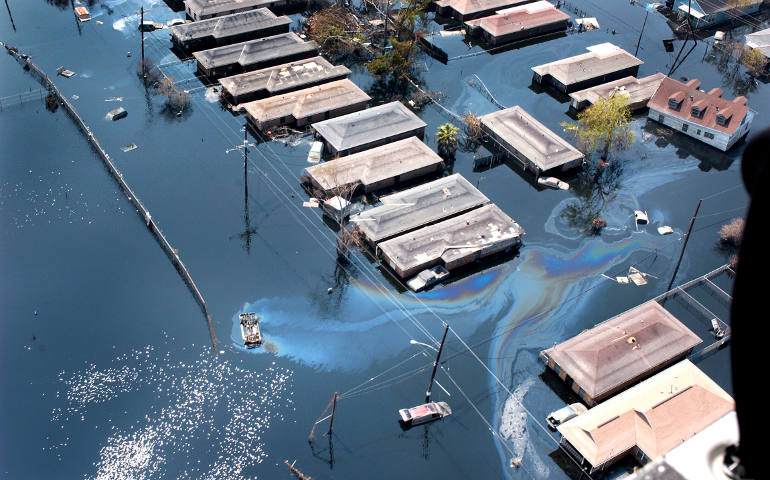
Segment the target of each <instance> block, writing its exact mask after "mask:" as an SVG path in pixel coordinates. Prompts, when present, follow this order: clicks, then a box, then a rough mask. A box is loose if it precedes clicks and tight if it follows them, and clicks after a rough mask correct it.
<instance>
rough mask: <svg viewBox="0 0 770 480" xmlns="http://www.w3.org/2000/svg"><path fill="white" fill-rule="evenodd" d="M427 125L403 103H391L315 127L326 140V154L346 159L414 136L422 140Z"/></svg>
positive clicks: (326, 121)
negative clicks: (353, 154)
mask: <svg viewBox="0 0 770 480" xmlns="http://www.w3.org/2000/svg"><path fill="white" fill-rule="evenodd" d="M425 125H426V123H425V122H423V121H422V120H420V117H418V116H417V115H415V114H414V112H412V111H411V110H409V109H408V108H406V107H405V106H404V104H402V103H401V102H390V103H386V104H384V105H379V106H376V107H372V108H369V109H366V110H363V111H361V112H356V113H351V114H348V115H343V116H342V117H337V118H333V119H331V120H325V121H323V122H319V123H314V124H313V125H312V127H313V130H315V131H316V133H317V134H318V135H319V136H320V137H321V138H323V140H324V144H325V147H326V151H327V152H330V154H331V155H333V156H345V155H349V154H351V153H355V152H360V151H361V150H366V149H367V148H374V147H377V146H380V145H385V144H386V143H391V142H395V141H396V140H401V139H403V138H407V137H411V136H416V137H418V138H420V139H422V137H423V135H424V133H425Z"/></svg>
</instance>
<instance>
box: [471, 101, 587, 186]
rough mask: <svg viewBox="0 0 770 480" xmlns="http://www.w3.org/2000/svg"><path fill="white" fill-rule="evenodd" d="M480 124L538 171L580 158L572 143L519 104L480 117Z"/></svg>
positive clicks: (581, 156) (580, 155)
mask: <svg viewBox="0 0 770 480" xmlns="http://www.w3.org/2000/svg"><path fill="white" fill-rule="evenodd" d="M479 119H480V120H481V126H482V128H484V130H486V131H487V132H488V133H490V134H492V136H493V137H495V138H496V139H497V140H498V141H499V142H501V143H502V144H503V146H504V147H505V148H506V149H508V150H509V151H511V153H515V152H518V153H519V154H520V155H521V156H523V157H524V158H525V159H526V160H527V161H529V162H531V163H533V164H534V165H536V166H537V167H538V168H539V169H540V170H541V171H546V170H550V169H552V168H556V167H559V166H561V165H565V164H569V163H571V162H575V161H578V160H580V159H582V158H583V154H582V153H580V152H579V151H578V150H577V149H576V148H575V147H573V146H572V145H570V144H569V143H568V142H567V141H566V140H564V139H563V138H561V137H560V136H558V135H556V134H555V133H554V132H552V131H551V130H549V129H548V128H547V127H546V126H545V125H543V124H542V123H540V122H538V121H537V120H536V119H535V118H534V117H533V116H532V115H530V114H528V113H527V112H525V111H524V109H522V108H521V107H519V106H518V105H516V106H513V107H510V108H506V109H505V110H500V111H499V112H494V113H489V114H487V115H482V116H481V117H479Z"/></svg>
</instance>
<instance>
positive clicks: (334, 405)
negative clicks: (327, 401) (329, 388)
mask: <svg viewBox="0 0 770 480" xmlns="http://www.w3.org/2000/svg"><path fill="white" fill-rule="evenodd" d="M338 396H339V394H338V393H337V392H334V397H332V416H331V419H330V420H329V431H328V432H326V434H327V435H329V437H331V435H332V427H333V426H334V412H335V411H336V410H337V397H338Z"/></svg>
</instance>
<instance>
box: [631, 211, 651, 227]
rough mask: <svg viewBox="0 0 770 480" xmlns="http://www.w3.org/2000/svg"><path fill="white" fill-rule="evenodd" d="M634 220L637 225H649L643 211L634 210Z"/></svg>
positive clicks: (648, 220) (645, 213)
mask: <svg viewBox="0 0 770 480" xmlns="http://www.w3.org/2000/svg"><path fill="white" fill-rule="evenodd" d="M634 220H636V224H637V225H647V224H648V223H650V218H649V217H648V216H647V212H646V211H644V210H634Z"/></svg>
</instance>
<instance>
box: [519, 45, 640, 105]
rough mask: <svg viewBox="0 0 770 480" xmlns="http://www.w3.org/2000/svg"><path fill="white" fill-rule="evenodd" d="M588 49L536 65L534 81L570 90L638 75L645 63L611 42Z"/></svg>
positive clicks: (566, 91) (568, 91)
mask: <svg viewBox="0 0 770 480" xmlns="http://www.w3.org/2000/svg"><path fill="white" fill-rule="evenodd" d="M587 50H588V53H583V54H580V55H575V56H574V57H569V58H564V59H561V60H556V61H553V62H550V63H544V64H543V65H538V66H536V67H532V71H533V72H534V74H533V76H532V81H533V82H534V83H537V84H543V85H552V86H553V87H554V88H556V89H557V90H559V91H561V92H563V93H570V92H574V91H577V90H582V89H585V88H588V87H593V86H594V85H599V84H600V83H607V82H611V81H612V80H617V79H619V78H623V77H627V76H633V77H635V76H636V74H637V72H638V71H639V65H641V64H642V63H644V62H642V61H641V60H639V59H638V58H636V57H635V56H633V55H631V54H630V53H628V52H627V51H625V50H623V49H622V48H620V47H618V46H616V45H613V44H611V43H600V44H598V45H592V46H590V47H587Z"/></svg>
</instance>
